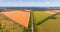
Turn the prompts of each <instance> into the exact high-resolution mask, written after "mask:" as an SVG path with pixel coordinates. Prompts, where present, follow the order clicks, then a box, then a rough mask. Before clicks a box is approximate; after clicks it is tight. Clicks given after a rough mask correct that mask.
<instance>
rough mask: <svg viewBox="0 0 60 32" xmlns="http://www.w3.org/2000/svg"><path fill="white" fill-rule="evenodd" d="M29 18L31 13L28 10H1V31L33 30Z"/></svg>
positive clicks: (24, 31) (25, 31)
mask: <svg viewBox="0 0 60 32" xmlns="http://www.w3.org/2000/svg"><path fill="white" fill-rule="evenodd" d="M29 19H30V13H29V12H26V11H5V12H0V32H28V31H29V32H31V28H29V26H28V25H30V24H28V23H29V22H30V20H29ZM26 21H27V22H26Z"/></svg>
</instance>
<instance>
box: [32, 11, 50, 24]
mask: <svg viewBox="0 0 60 32" xmlns="http://www.w3.org/2000/svg"><path fill="white" fill-rule="evenodd" d="M32 13H33V18H34V23H35V24H37V23H38V22H40V21H42V20H43V19H45V18H46V17H48V16H50V15H51V14H48V13H46V12H42V11H35V12H32Z"/></svg>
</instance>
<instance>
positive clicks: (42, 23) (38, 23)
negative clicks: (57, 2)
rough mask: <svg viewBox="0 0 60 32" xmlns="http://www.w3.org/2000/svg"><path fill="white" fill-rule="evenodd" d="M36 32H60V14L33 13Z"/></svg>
mask: <svg viewBox="0 0 60 32" xmlns="http://www.w3.org/2000/svg"><path fill="white" fill-rule="evenodd" d="M33 16H34V32H60V14H59V13H57V14H49V13H46V12H41V11H36V12H33Z"/></svg>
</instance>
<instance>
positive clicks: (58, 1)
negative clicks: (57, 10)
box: [0, 0, 60, 7]
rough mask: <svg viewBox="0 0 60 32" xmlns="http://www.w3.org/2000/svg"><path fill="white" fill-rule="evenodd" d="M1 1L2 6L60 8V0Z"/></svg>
mask: <svg viewBox="0 0 60 32" xmlns="http://www.w3.org/2000/svg"><path fill="white" fill-rule="evenodd" d="M11 1H12V0H9V1H8V0H4V1H3V0H1V1H0V6H18V7H19V6H20V7H30V6H33V7H49V6H52V7H54V6H56V7H60V0H55V1H54V0H44V1H43V0H42V1H40V0H35V1H34V0H29V1H27V0H24V1H23V0H18V1H17V0H13V1H12V2H11ZM39 1H40V2H39Z"/></svg>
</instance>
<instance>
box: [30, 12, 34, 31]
mask: <svg viewBox="0 0 60 32" xmlns="http://www.w3.org/2000/svg"><path fill="white" fill-rule="evenodd" d="M30 13H31V21H32V32H34V25H33V21H34V20H33V13H32V11H31V12H30Z"/></svg>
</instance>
